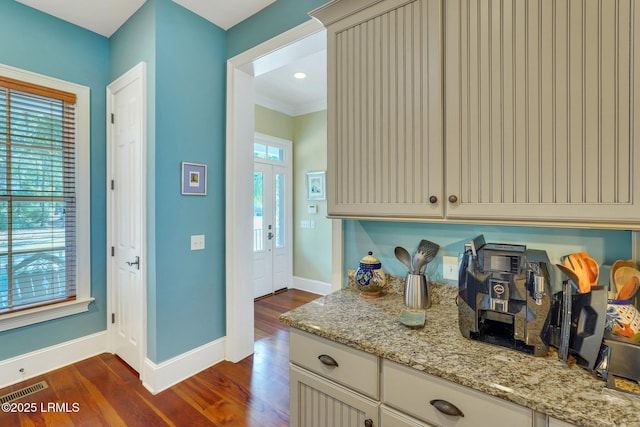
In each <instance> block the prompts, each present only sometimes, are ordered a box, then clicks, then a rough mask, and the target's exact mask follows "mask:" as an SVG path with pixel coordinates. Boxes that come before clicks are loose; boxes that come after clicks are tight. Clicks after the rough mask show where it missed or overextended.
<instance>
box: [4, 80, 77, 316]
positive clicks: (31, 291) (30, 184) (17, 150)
mask: <svg viewBox="0 0 640 427" xmlns="http://www.w3.org/2000/svg"><path fill="white" fill-rule="evenodd" d="M75 156H76V95H75V94H73V93H68V92H64V91H60V90H56V89H51V88H47V87H44V86H38V85H35V84H31V83H26V82H22V81H18V80H14V79H10V78H7V77H2V76H0V315H2V314H6V313H13V312H16V311H20V310H25V309H30V308H34V307H38V306H42V305H48V304H53V303H58V302H63V301H70V300H74V299H75V298H76V277H77V275H76V273H77V272H76V160H75Z"/></svg>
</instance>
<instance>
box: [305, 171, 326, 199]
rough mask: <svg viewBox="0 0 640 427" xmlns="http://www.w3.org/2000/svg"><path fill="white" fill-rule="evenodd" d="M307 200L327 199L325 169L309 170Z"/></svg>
mask: <svg viewBox="0 0 640 427" xmlns="http://www.w3.org/2000/svg"><path fill="white" fill-rule="evenodd" d="M306 181H307V200H326V198H327V195H326V192H325V186H326V180H325V171H319V172H307V173H306Z"/></svg>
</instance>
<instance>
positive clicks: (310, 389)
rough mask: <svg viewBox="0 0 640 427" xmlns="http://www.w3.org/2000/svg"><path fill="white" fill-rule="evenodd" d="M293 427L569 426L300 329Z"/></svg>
mask: <svg viewBox="0 0 640 427" xmlns="http://www.w3.org/2000/svg"><path fill="white" fill-rule="evenodd" d="M289 358H290V362H291V363H290V367H289V374H290V375H289V379H290V387H291V390H290V391H291V394H290V399H291V401H290V426H291V427H335V426H342V427H432V426H439V427H448V426H452V427H453V426H455V427H467V426H474V427H477V426H489V425H490V426H492V427H551V426H553V427H564V426H569V424H567V423H564V422H562V421H559V420H555V419H553V418H551V417H547V416H546V415H545V414H542V413H537V412H535V411H533V410H531V409H528V408H525V407H523V406H519V405H516V404H514V403H510V402H507V401H505V400H502V399H499V398H496V397H493V396H490V395H487V394H485V393H481V392H479V391H476V390H472V389H470V388H468V387H463V386H461V385H458V384H454V383H452V382H450V381H446V380H443V379H441V378H438V377H435V376H433V375H429V374H426V373H424V372H420V371H418V370H415V369H412V368H409V367H407V366H404V365H401V364H397V363H394V362H391V361H389V360H386V359H381V358H379V357H377V356H375V355H372V354H369V353H365V352H363V351H360V350H356V349H353V348H351V347H348V346H346V345H343V344H339V343H336V342H333V341H330V340H327V339H324V338H321V337H318V336H316V335H313V334H309V333H306V332H302V331H300V330H297V329H293V328H292V329H291V331H290V346H289Z"/></svg>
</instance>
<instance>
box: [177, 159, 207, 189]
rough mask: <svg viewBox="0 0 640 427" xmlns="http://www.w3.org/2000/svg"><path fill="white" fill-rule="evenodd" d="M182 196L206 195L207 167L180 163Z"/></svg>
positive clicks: (199, 164)
mask: <svg viewBox="0 0 640 427" xmlns="http://www.w3.org/2000/svg"><path fill="white" fill-rule="evenodd" d="M182 194H185V195H187V196H205V195H206V194H207V165H203V164H201V163H189V162H182Z"/></svg>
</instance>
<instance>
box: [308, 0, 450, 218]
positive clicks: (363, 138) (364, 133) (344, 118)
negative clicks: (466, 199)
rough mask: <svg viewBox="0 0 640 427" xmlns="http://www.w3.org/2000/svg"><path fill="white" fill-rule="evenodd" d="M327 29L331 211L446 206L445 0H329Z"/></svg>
mask: <svg viewBox="0 0 640 427" xmlns="http://www.w3.org/2000/svg"><path fill="white" fill-rule="evenodd" d="M312 15H314V16H316V17H317V18H318V19H320V20H321V21H322V22H323V23H324V24H325V25H326V26H327V34H328V36H327V37H328V40H327V42H328V45H327V52H328V55H327V57H328V88H329V90H328V105H329V110H328V117H327V121H328V169H327V202H328V213H329V215H330V216H339V217H363V216H375V217H393V218H403V217H414V218H416V217H420V218H429V217H437V218H441V217H442V216H443V206H444V205H443V203H442V197H443V161H444V159H443V144H442V127H443V115H442V113H443V108H442V34H443V30H442V2H441V0H414V1H407V0H384V1H371V0H370V1H365V0H354V1H348V0H343V1H334V2H332V3H330V4H329V5H328V6H324V7H322V8H320V9H318V10H316V11H314V12H312Z"/></svg>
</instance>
